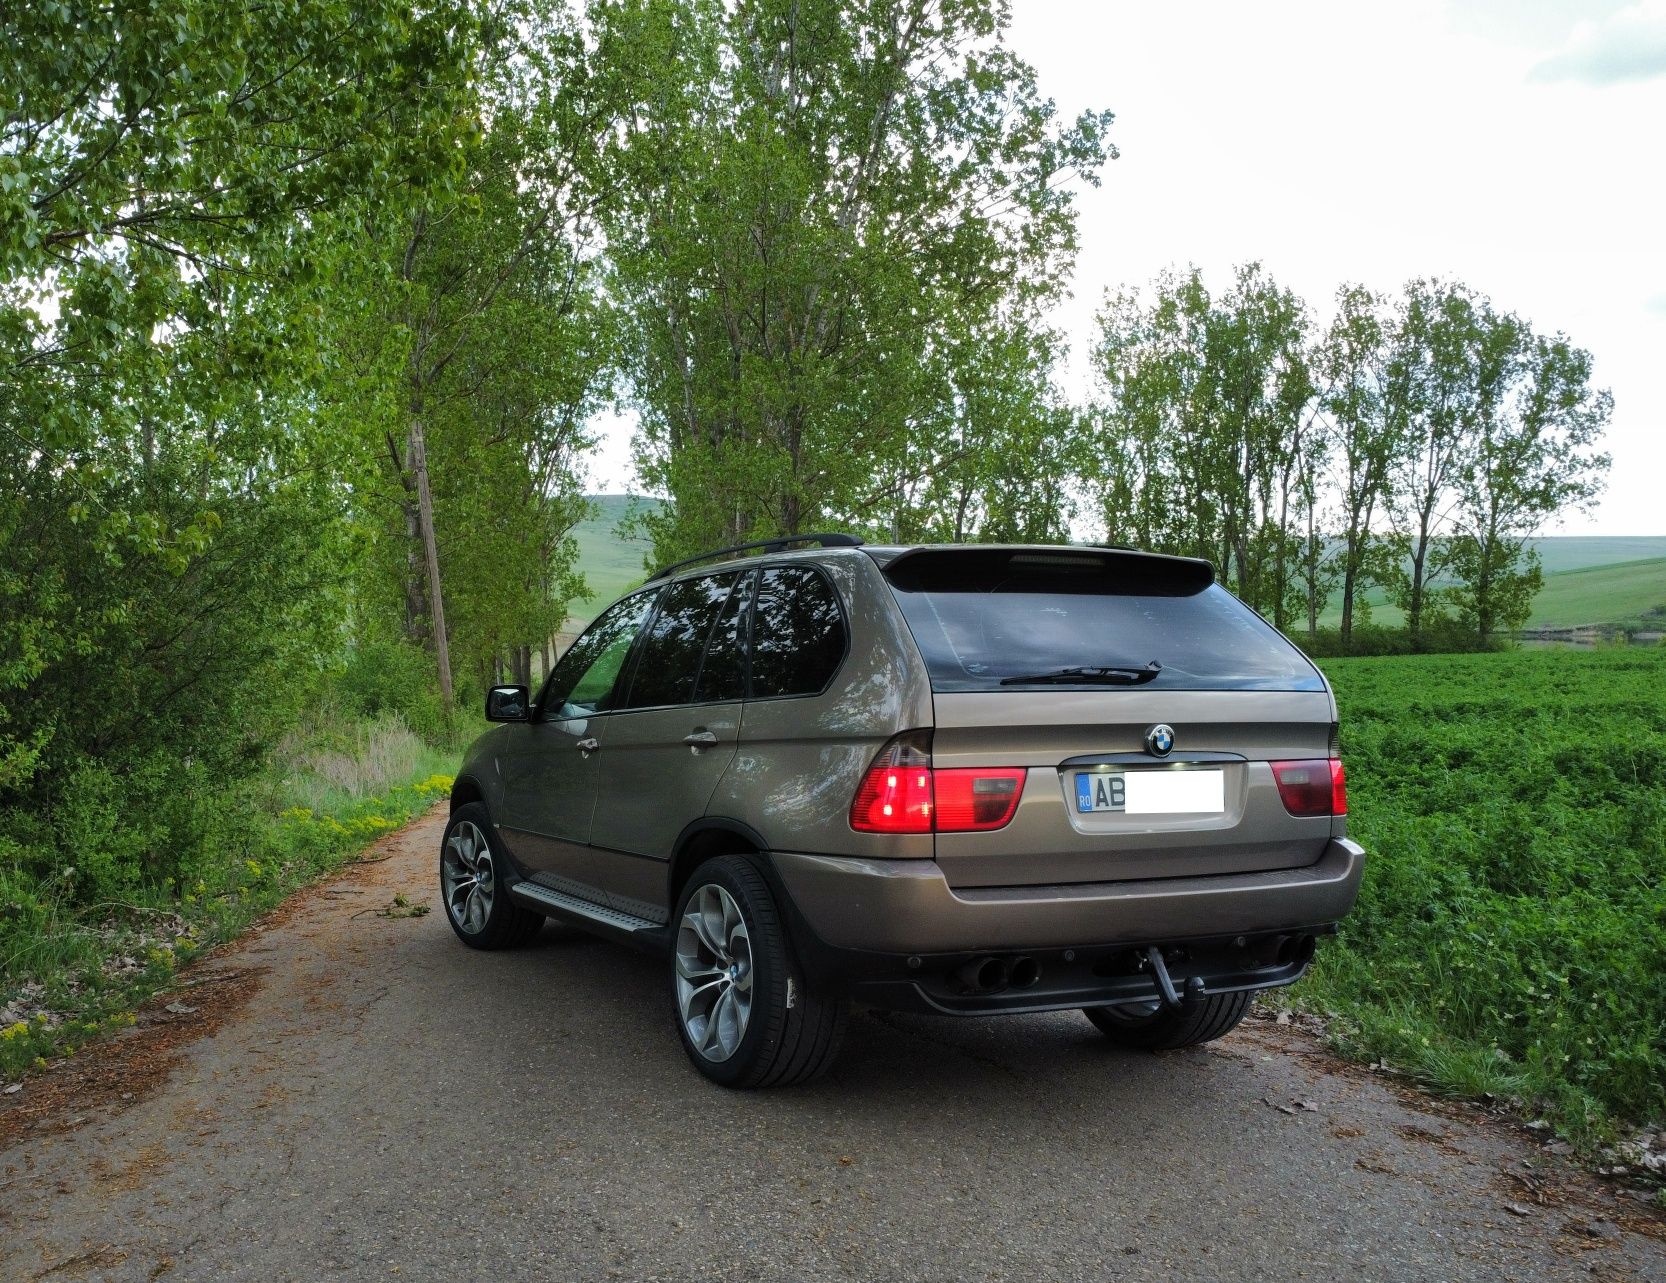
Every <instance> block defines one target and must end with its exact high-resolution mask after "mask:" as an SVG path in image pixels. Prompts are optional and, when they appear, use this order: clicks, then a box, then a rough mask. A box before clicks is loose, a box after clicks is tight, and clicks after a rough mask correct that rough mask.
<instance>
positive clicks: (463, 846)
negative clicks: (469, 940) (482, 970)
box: [440, 820, 497, 935]
mask: <svg viewBox="0 0 1666 1283" xmlns="http://www.w3.org/2000/svg"><path fill="white" fill-rule="evenodd" d="M440 887H441V889H442V890H443V891H444V892H445V907H446V911H447V912H448V913H450V914H451V920H452V922H454V923H456V924H457V927H458V929H459V930H462V931H466V932H468V933H469V934H471V935H478V934H480V932H481V931H482V930H483V929H484V928H485V926H486V919H487V918H488V917H490V916H491V912H492V895H493V892H494V891H496V889H497V879H496V878H495V877H494V876H493V874H492V848H491V847H490V846H488V845H487V844H486V834H485V832H484V831H483V830H482V829H481V827H480V826H479V825H478V824H476V823H475V822H474V821H473V820H464V821H462V822H461V823H459V824H455V825H453V826H452V829H451V832H450V833H449V834H447V835H446V839H445V850H444V851H443V852H442V853H441V855H440Z"/></svg>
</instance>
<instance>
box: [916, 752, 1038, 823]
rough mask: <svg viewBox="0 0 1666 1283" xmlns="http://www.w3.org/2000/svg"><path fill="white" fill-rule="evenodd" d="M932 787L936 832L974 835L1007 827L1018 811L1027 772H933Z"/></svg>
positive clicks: (965, 769) (967, 769) (978, 768)
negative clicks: (934, 800)
mask: <svg viewBox="0 0 1666 1283" xmlns="http://www.w3.org/2000/svg"><path fill="white" fill-rule="evenodd" d="M932 783H933V785H934V787H935V789H936V793H937V831H938V832H939V833H964V832H972V833H975V832H979V831H980V830H983V829H999V828H1003V827H1005V825H1006V822H1007V821H1008V820H1010V819H1011V818H1012V813H1013V812H1014V811H1016V810H1017V809H1018V798H1019V795H1020V794H1022V793H1023V791H1024V772H1023V771H1022V770H1015V769H1011V768H1005V769H1000V770H986V769H984V768H982V767H976V766H974V767H969V768H956V769H955V770H944V771H933V772H932Z"/></svg>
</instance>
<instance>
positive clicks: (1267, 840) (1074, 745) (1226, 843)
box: [931, 689, 1334, 887]
mask: <svg viewBox="0 0 1666 1283" xmlns="http://www.w3.org/2000/svg"><path fill="white" fill-rule="evenodd" d="M933 703H934V705H935V710H936V717H935V720H936V728H935V730H934V731H933V734H932V753H931V756H932V765H933V766H934V767H967V766H991V767H996V766H1014V767H1024V768H1026V770H1027V778H1026V780H1025V786H1024V792H1023V796H1022V799H1021V800H1020V802H1019V804H1018V810H1017V813H1016V814H1015V815H1014V816H1013V818H1012V821H1011V822H1010V823H1009V824H1008V825H1007V826H1006V827H1004V828H1002V829H998V830H996V831H994V832H987V833H940V834H938V835H937V839H936V849H937V861H938V864H939V865H940V866H941V867H942V869H943V872H944V875H945V876H946V877H947V879H948V881H949V883H950V885H951V886H963V887H977V886H1025V885H1051V884H1059V883H1072V882H1110V881H1120V880H1123V879H1134V878H1165V877H1196V876H1199V875H1207V874H1222V873H1244V872H1253V871H1260V870H1271V869H1289V868H1301V867H1306V866H1308V865H1311V864H1313V863H1315V862H1316V861H1317V860H1318V859H1319V857H1320V856H1321V855H1322V854H1323V853H1324V850H1325V847H1326V845H1327V844H1328V842H1329V841H1330V837H1331V820H1330V818H1329V817H1328V816H1325V817H1314V818H1299V817H1297V816H1293V815H1291V814H1290V813H1289V812H1288V811H1287V810H1286V809H1285V807H1284V804H1283V802H1282V801H1281V800H1280V797H1279V791H1278V786H1277V785H1276V783H1275V782H1274V779H1273V773H1272V768H1271V767H1270V766H1269V763H1270V762H1273V761H1280V760H1288V759H1301V758H1324V757H1327V756H1328V755H1329V753H1330V741H1331V727H1332V718H1333V716H1334V713H1333V708H1332V703H1331V697H1330V693H1329V692H1328V691H1324V690H1312V691H1223V690H1210V691H1189V690H1172V691H1171V690H1156V689H1112V690H1067V691H1035V690H1010V691H999V692H975V693H974V692H967V693H942V692H939V693H937V694H936V695H934V697H933ZM1158 724H1166V725H1168V726H1170V727H1172V728H1173V730H1174V747H1173V750H1172V751H1171V752H1170V753H1169V754H1168V755H1167V756H1166V757H1157V756H1155V755H1153V754H1151V753H1149V752H1148V751H1147V748H1146V734H1147V731H1148V730H1149V729H1150V728H1151V727H1153V726H1155V725H1158ZM1150 771H1159V772H1164V773H1174V772H1190V771H1196V772H1219V773H1220V778H1219V780H1218V782H1217V781H1215V780H1209V781H1202V780H1199V781H1198V783H1199V784H1206V785H1207V787H1204V788H1203V790H1202V791H1203V793H1205V794H1208V793H1209V792H1210V790H1211V789H1212V788H1214V787H1216V786H1217V783H1218V788H1219V794H1218V796H1219V799H1220V801H1219V809H1218V810H1214V809H1212V808H1213V803H1212V802H1211V803H1209V805H1210V806H1211V809H1210V810H1208V811H1205V812H1172V811H1168V812H1165V811H1163V810H1161V809H1159V810H1156V811H1145V812H1137V811H1130V810H1128V809H1120V810H1096V811H1087V812H1084V811H1083V810H1082V809H1081V807H1080V805H1079V804H1078V802H1077V788H1078V784H1077V780H1076V776H1077V773H1078V772H1086V773H1088V775H1089V776H1090V777H1091V783H1093V784H1095V785H1097V784H1098V783H1099V780H1100V777H1104V778H1105V779H1106V780H1107V781H1108V780H1109V779H1110V778H1112V777H1121V780H1122V784H1123V785H1124V786H1126V785H1127V779H1128V777H1129V776H1131V775H1132V774H1134V773H1136V772H1150ZM1151 791H1154V790H1149V789H1148V790H1147V791H1146V792H1147V794H1149V793H1150V792H1151ZM1123 793H1124V795H1127V794H1126V789H1124V790H1123ZM1146 801H1147V797H1146V795H1143V794H1142V796H1141V798H1140V803H1141V804H1143V803H1145V802H1146ZM1166 805H1168V803H1166V802H1161V801H1160V802H1159V803H1158V806H1159V807H1162V806H1166Z"/></svg>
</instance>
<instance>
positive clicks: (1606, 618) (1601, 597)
mask: <svg viewBox="0 0 1666 1283" xmlns="http://www.w3.org/2000/svg"><path fill="white" fill-rule="evenodd" d="M1533 546H1534V547H1535V548H1536V549H1537V550H1538V553H1539V561H1540V564H1541V565H1542V567H1543V570H1544V587H1543V588H1542V589H1541V590H1540V591H1539V595H1538V596H1537V597H1535V598H1534V599H1533V613H1532V614H1531V615H1530V616H1529V617H1528V620H1527V627H1529V628H1577V627H1580V626H1582V625H1604V624H1634V623H1636V622H1637V621H1638V619H1639V617H1640V616H1642V615H1644V614H1646V613H1647V612H1649V611H1653V610H1658V609H1662V608H1666V536H1663V535H1637V536H1622V535H1549V536H1546V537H1545V538H1543V539H1536V540H1534V541H1533ZM1365 600H1366V602H1367V603H1368V604H1369V605H1370V608H1371V621H1372V622H1373V623H1376V624H1386V625H1388V626H1390V627H1397V626H1399V625H1400V624H1402V623H1404V622H1405V617H1404V616H1403V615H1402V614H1401V613H1400V611H1399V610H1398V609H1396V608H1395V607H1393V606H1390V605H1388V604H1387V603H1388V598H1387V595H1386V594H1385V593H1384V592H1383V591H1382V589H1380V588H1372V589H1370V590H1369V591H1367V593H1366V594H1365ZM1341 615H1342V612H1341V604H1340V601H1339V599H1338V595H1337V594H1335V593H1333V594H1332V595H1331V600H1330V604H1329V606H1328V608H1327V609H1326V610H1325V612H1324V614H1322V615H1321V616H1320V617H1319V622H1320V623H1322V624H1325V625H1329V626H1335V624H1336V623H1337V622H1338V621H1339V620H1340V619H1341Z"/></svg>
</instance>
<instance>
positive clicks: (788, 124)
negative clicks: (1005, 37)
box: [592, 0, 1111, 558]
mask: <svg viewBox="0 0 1666 1283" xmlns="http://www.w3.org/2000/svg"><path fill="white" fill-rule="evenodd" d="M592 13H593V18H594V21H595V23H596V28H597V32H598V57H599V60H600V62H601V63H602V64H603V65H604V66H607V67H612V68H615V69H617V73H618V74H619V75H620V76H621V77H622V78H623V79H624V80H625V81H626V82H627V84H628V89H627V90H626V95H625V96H627V97H628V98H629V99H630V100H631V101H634V102H636V103H637V104H639V106H638V108H637V110H636V111H635V112H634V113H633V114H632V115H631V116H630V117H629V118H628V119H627V120H625V121H624V122H623V123H622V125H621V128H620V130H619V131H618V138H617V148H616V152H615V156H614V166H615V168H614V173H615V177H616V180H617V189H616V195H617V199H616V200H615V201H613V202H611V203H610V207H609V209H610V215H609V237H610V245H611V249H612V258H613V263H614V270H615V273H616V278H617V291H618V294H619V297H620V298H621V300H622V302H623V306H624V309H625V312H626V315H627V317H628V325H627V328H628V330H629V332H630V333H631V334H632V335H633V337H634V350H633V351H632V352H631V354H630V372H631V379H632V384H633V388H634V394H635V400H636V403H637V405H638V407H639V409H640V411H641V415H642V433H641V436H640V439H639V449H638V469H639V472H640V474H641V475H642V477H643V479H644V481H645V482H646V483H647V484H648V485H650V486H653V487H656V488H659V489H662V490H664V491H665V492H666V493H668V494H669V495H671V496H672V498H673V500H674V503H673V504H672V505H671V506H669V507H667V508H665V509H663V510H661V512H660V513H658V514H655V515H653V516H650V517H649V518H648V519H647V522H646V524H647V527H648V529H649V531H650V532H651V534H652V535H653V537H654V540H655V545H656V553H657V555H659V556H660V557H666V558H668V557H672V556H675V555H677V554H679V553H687V552H689V551H691V550H697V549H699V548H702V547H710V546H713V545H715V544H718V543H725V542H734V541H736V540H739V539H744V538H746V537H748V536H759V535H767V534H774V533H779V532H786V531H793V530H799V529H804V528H807V527H810V528H813V527H815V526H817V525H819V524H822V523H823V522H826V521H840V522H848V521H857V522H862V523H864V524H866V523H867V522H869V521H871V520H872V516H873V513H872V511H871V507H870V505H875V504H877V505H879V510H880V512H881V513H883V514H885V515H887V516H892V519H893V520H896V518H895V516H894V509H895V502H896V497H897V495H898V494H899V493H901V494H903V495H905V496H906V494H907V493H908V492H909V485H910V479H911V478H918V477H921V476H923V475H924V473H923V470H922V469H921V468H919V467H918V466H917V465H916V463H915V460H917V459H918V458H920V457H921V452H920V451H919V449H918V444H917V442H918V439H919V438H920V435H921V434H922V433H923V434H925V435H926V436H933V435H935V436H936V437H937V438H938V439H937V440H936V441H935V442H934V443H933V444H932V445H931V446H929V447H928V448H927V450H926V451H925V452H924V457H926V458H935V457H937V454H938V451H939V448H940V446H941V445H942V442H943V439H944V434H951V435H952V433H953V431H954V427H953V414H952V413H951V412H948V411H947V409H946V405H947V403H946V402H945V401H944V399H943V398H944V396H945V395H954V394H953V393H950V392H948V391H947V390H948V389H952V388H959V389H965V390H967V392H968V399H967V405H968V406H970V405H971V403H972V401H974V400H975V399H976V398H977V396H978V395H980V393H978V392H977V391H976V390H975V389H977V388H980V387H984V386H987V378H986V375H985V372H984V371H982V370H980V369H979V368H978V365H979V361H978V360H974V359H973V351H972V348H971V345H970V342H969V340H970V339H971V338H972V336H974V335H987V334H990V333H993V332H997V331H1000V330H1003V329H1005V330H1007V331H1008V332H1009V333H1010V332H1013V331H1014V330H1016V331H1019V332H1021V331H1022V330H1023V328H1025V327H1026V326H1027V325H1028V324H1029V323H1030V320H1031V318H1033V317H1034V315H1035V314H1036V312H1037V310H1038V309H1039V307H1040V306H1041V305H1042V304H1043V303H1044V302H1045V301H1047V300H1049V299H1051V298H1053V297H1056V295H1057V293H1058V291H1059V290H1060V289H1061V288H1062V284H1063V281H1064V277H1065V273H1066V271H1067V269H1068V267H1069V264H1070V260H1071V256H1072V254H1073V252H1074V249H1075V214H1074V208H1073V205H1072V198H1071V190H1070V188H1071V183H1072V181H1074V180H1085V181H1090V182H1091V181H1095V178H1096V174H1097V170H1098V168H1099V166H1100V165H1101V164H1102V163H1103V161H1104V160H1105V159H1106V157H1107V156H1108V155H1110V154H1111V152H1110V149H1109V148H1108V146H1107V144H1106V142H1105V138H1104V135H1105V130H1106V128H1107V127H1108V125H1109V123H1110V117H1109V114H1108V113H1088V114H1085V115H1083V116H1082V117H1080V118H1079V119H1078V120H1077V121H1076V122H1074V123H1073V124H1070V125H1061V124H1060V123H1059V122H1058V121H1057V120H1056V119H1055V113H1054V108H1053V106H1052V104H1051V103H1050V102H1049V101H1047V100H1046V99H1044V98H1042V97H1041V95H1040V93H1039V91H1038V90H1037V87H1036V83H1035V75H1034V72H1033V71H1032V70H1031V69H1030V68H1029V67H1028V66H1027V65H1026V64H1024V63H1023V62H1022V61H1021V60H1020V59H1018V58H1017V57H1016V56H1015V55H1014V54H1013V53H1012V52H1011V51H1010V50H1009V49H1008V48H1007V47H1006V46H1005V45H1004V44H1003V43H1002V42H1001V40H1000V36H1001V33H1002V30H1003V28H1004V26H1005V24H1006V21H1007V12H1006V9H1005V6H1004V5H1002V4H999V3H996V2H995V0H948V2H946V3H940V2H935V0H863V2H862V3H858V4H855V5H851V4H841V3H834V2H833V0H742V2H741V3H738V4H734V5H720V4H716V3H712V2H710V0H617V2H611V3H603V4H599V5H597V6H596V7H595V8H594V9H593V10H592ZM961 357H965V358H967V359H968V361H970V364H963V367H962V368H960V369H953V368H949V367H952V366H953V365H954V363H955V362H956V361H957V360H958V359H960V358H961ZM990 426H991V425H987V424H981V425H978V430H979V431H983V430H985V429H987V428H988V427H990ZM974 445H975V438H974ZM977 448H981V446H978V447H977ZM963 475H964V473H963ZM876 479H878V481H879V484H878V485H877V486H876V484H875V483H876ZM919 492H920V493H926V490H925V488H923V487H922V488H921V489H920V491H919ZM932 493H933V494H935V493H936V492H932ZM882 519H883V518H882Z"/></svg>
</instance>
